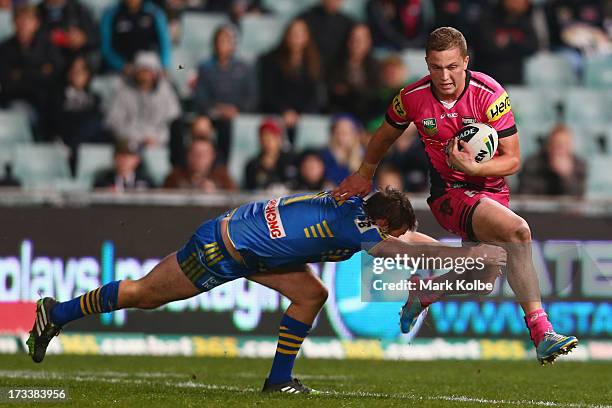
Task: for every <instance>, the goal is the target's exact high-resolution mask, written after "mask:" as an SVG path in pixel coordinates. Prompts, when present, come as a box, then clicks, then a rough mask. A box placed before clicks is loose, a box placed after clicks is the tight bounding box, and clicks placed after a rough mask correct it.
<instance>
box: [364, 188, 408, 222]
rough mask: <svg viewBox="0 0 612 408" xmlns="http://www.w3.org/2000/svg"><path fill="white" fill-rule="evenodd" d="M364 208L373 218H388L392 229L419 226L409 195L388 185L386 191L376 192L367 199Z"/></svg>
mask: <svg viewBox="0 0 612 408" xmlns="http://www.w3.org/2000/svg"><path fill="white" fill-rule="evenodd" d="M364 209H365V213H366V215H367V216H368V217H369V218H370V219H372V220H376V219H381V218H382V219H385V220H387V222H388V223H389V227H388V229H389V230H390V231H391V230H395V229H398V228H402V227H404V226H408V229H409V230H410V231H414V230H415V229H416V227H417V220H416V215H415V214H414V209H413V208H412V204H411V203H410V200H409V199H408V195H407V194H406V193H403V192H401V191H399V190H396V189H394V188H391V187H387V188H386V189H385V190H384V191H377V192H376V193H374V194H373V195H372V196H371V197H370V198H368V199H367V200H366V201H365V203H364Z"/></svg>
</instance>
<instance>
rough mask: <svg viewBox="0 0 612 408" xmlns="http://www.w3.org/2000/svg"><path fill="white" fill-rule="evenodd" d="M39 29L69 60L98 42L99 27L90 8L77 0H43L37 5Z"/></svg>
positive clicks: (87, 52) (92, 49) (96, 47)
mask: <svg viewBox="0 0 612 408" xmlns="http://www.w3.org/2000/svg"><path fill="white" fill-rule="evenodd" d="M38 13H39V15H40V18H41V23H42V24H41V26H42V30H43V31H44V32H45V34H46V35H47V36H48V37H49V38H50V40H51V42H52V43H53V45H55V46H56V47H58V48H59V49H61V50H62V51H63V54H64V58H66V60H67V61H69V62H71V61H72V60H74V58H76V56H77V55H84V54H87V55H90V54H93V53H94V52H97V49H98V47H99V46H100V35H99V30H98V27H97V25H96V23H95V22H94V19H93V16H92V15H91V12H90V10H89V9H88V8H87V7H85V6H84V5H83V4H81V2H80V1H79V0H44V1H42V2H41V3H40V4H39V5H38Z"/></svg>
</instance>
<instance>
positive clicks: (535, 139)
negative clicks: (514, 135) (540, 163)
mask: <svg viewBox="0 0 612 408" xmlns="http://www.w3.org/2000/svg"><path fill="white" fill-rule="evenodd" d="M549 131H550V128H549V127H541V126H537V125H527V124H525V125H518V133H519V144H520V147H521V159H522V160H523V161H524V160H525V159H527V158H528V157H529V156H531V155H533V154H535V153H537V152H538V151H539V150H540V148H541V147H542V143H543V142H544V140H545V139H546V136H547V134H548V132H549Z"/></svg>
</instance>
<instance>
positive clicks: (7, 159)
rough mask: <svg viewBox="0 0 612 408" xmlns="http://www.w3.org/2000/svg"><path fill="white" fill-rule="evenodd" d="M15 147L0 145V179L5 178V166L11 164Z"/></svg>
mask: <svg viewBox="0 0 612 408" xmlns="http://www.w3.org/2000/svg"><path fill="white" fill-rule="evenodd" d="M14 150H15V146H14V145H13V144H5V143H0V178H2V177H5V176H6V165H7V164H11V165H12V163H13V158H14V152H13V151H14Z"/></svg>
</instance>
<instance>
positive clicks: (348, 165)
mask: <svg viewBox="0 0 612 408" xmlns="http://www.w3.org/2000/svg"><path fill="white" fill-rule="evenodd" d="M361 132H362V129H361V124H360V123H358V122H357V119H355V117H353V116H351V115H347V114H342V115H337V116H335V117H333V118H332V124H331V136H330V141H329V147H327V148H325V149H324V150H323V151H322V152H321V158H322V159H323V163H324V164H325V178H326V179H327V180H330V181H331V182H333V183H334V184H340V182H341V181H342V180H344V179H345V178H346V177H348V176H349V175H351V174H352V173H354V172H355V171H357V169H358V168H359V165H360V164H361V155H362V148H361V143H360V133H361Z"/></svg>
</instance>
